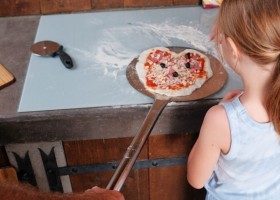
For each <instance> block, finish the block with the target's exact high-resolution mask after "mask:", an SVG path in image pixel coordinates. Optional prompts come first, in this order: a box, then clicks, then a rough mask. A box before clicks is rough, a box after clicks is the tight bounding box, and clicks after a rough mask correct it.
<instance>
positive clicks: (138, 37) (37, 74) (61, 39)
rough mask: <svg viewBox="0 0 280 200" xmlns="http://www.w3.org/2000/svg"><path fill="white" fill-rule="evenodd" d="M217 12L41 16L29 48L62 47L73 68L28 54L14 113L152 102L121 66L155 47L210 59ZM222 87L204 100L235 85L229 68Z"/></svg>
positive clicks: (181, 9)
mask: <svg viewBox="0 0 280 200" xmlns="http://www.w3.org/2000/svg"><path fill="white" fill-rule="evenodd" d="M216 12H217V10H216V9H211V10H204V9H202V8H201V7H176V8H175V7H174V8H159V9H143V10H119V11H106V12H105V11H104V12H95V13H79V14H61V15H48V16H41V19H40V23H39V27H38V31H37V35H36V38H35V41H34V42H37V41H41V40H53V41H56V42H58V43H60V44H61V45H63V47H64V50H65V52H67V53H68V54H69V55H70V56H71V57H72V59H73V61H74V65H75V67H74V68H73V69H70V70H69V69H66V68H65V67H64V66H63V65H62V63H61V61H60V59H59V58H58V57H55V58H52V57H41V56H36V55H34V54H32V56H31V58H30V62H29V66H28V71H27V75H26V79H25V83H24V88H23V92H22V96H21V100H20V105H19V108H18V111H19V112H29V111H44V110H58V109H74V108H89V107H104V106H116V107H118V106H126V105H143V104H149V103H152V102H153V99H152V98H150V97H147V96H145V95H144V94H141V93H140V92H138V91H137V90H135V89H134V88H132V86H130V84H129V83H128V81H127V79H126V75H125V71H126V67H127V65H128V64H129V63H130V62H131V61H132V60H133V58H135V57H137V56H138V55H139V54H140V53H141V52H142V51H143V50H145V49H148V48H151V47H156V46H182V47H193V48H196V49H200V50H202V51H206V52H208V53H210V54H212V55H215V56H216V53H215V47H214V44H213V42H210V41H209V32H210V30H211V26H212V23H213V20H214V18H215V15H216ZM226 70H227V71H228V73H229V78H228V81H227V83H226V85H225V87H224V88H223V89H222V90H221V91H219V92H218V93H216V94H214V95H212V96H210V97H208V98H221V97H222V96H223V95H224V94H225V92H226V91H228V90H230V89H233V88H240V87H241V82H240V80H239V78H238V77H237V75H235V74H234V73H233V72H232V71H231V69H230V68H229V67H226Z"/></svg>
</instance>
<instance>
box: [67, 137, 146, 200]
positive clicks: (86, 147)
mask: <svg viewBox="0 0 280 200" xmlns="http://www.w3.org/2000/svg"><path fill="white" fill-rule="evenodd" d="M131 141H132V138H117V139H104V140H86V141H71V142H64V151H65V156H66V160H67V164H68V165H69V166H71V165H85V164H97V163H106V162H112V161H120V160H121V158H122V157H123V155H124V153H125V151H126V149H127V147H128V146H129V144H130V143H131ZM147 154H148V153H147V145H146V146H144V148H143V150H142V152H141V154H140V155H139V159H147V157H148V155H147ZM112 175H113V171H104V172H98V173H87V174H77V175H71V176H70V180H71V184H72V189H73V191H74V192H80V191H84V190H86V189H88V188H91V187H93V186H96V185H97V186H99V187H103V188H104V187H106V186H107V184H108V183H109V180H110V178H111V177H112ZM148 177H149V176H148V169H140V170H132V171H131V173H130V175H129V176H128V178H127V179H126V182H125V184H124V186H123V188H122V193H123V194H124V195H125V197H126V200H147V199H149V179H148Z"/></svg>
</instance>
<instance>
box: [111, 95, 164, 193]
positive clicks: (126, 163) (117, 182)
mask: <svg viewBox="0 0 280 200" xmlns="http://www.w3.org/2000/svg"><path fill="white" fill-rule="evenodd" d="M168 102H169V100H166V99H165V100H159V99H155V102H154V104H153V106H152V107H151V109H150V111H149V113H148V115H147V117H146V118H145V121H144V122H143V124H142V127H141V129H140V130H139V132H138V134H137V135H135V137H134V138H133V140H132V142H131V144H130V145H129V147H128V148H127V150H126V153H125V154H124V156H123V158H122V160H121V162H120V164H119V165H118V168H117V169H116V171H115V173H114V175H113V176H112V178H111V180H110V182H109V184H108V185H107V187H106V189H109V190H116V191H120V190H121V188H122V186H123V184H124V182H125V180H126V178H127V177H128V175H129V173H130V171H131V169H132V167H133V165H134V163H135V161H136V159H137V157H138V156H139V154H140V152H141V150H142V148H143V146H144V144H145V142H146V140H147V139H148V137H149V135H150V133H151V132H152V129H153V127H154V125H155V123H156V121H157V119H158V117H159V116H160V113H161V112H162V111H163V109H164V107H165V106H166V105H167V103H168Z"/></svg>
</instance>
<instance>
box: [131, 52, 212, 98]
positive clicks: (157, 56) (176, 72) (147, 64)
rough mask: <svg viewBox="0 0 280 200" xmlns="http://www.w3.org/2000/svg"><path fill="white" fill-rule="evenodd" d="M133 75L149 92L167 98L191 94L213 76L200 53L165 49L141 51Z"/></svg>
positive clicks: (208, 61) (206, 61)
mask: <svg viewBox="0 0 280 200" xmlns="http://www.w3.org/2000/svg"><path fill="white" fill-rule="evenodd" d="M136 72H137V75H138V77H139V79H140V81H141V82H142V83H143V85H144V86H145V88H146V89H147V90H148V91H150V92H152V93H157V94H160V95H166V96H170V97H176V96H185V95H190V94H191V93H192V92H193V91H194V90H196V89H197V88H200V87H201V86H202V85H203V84H204V83H205V82H206V81H207V80H208V79H209V78H210V77H211V76H212V75H213V72H212V69H211V66H210V60H209V59H208V57H207V56H206V55H204V54H202V53H201V52H199V51H196V50H193V49H185V50H184V51H182V52H180V53H178V54H177V53H175V52H173V51H171V50H170V49H168V48H165V47H156V48H152V49H148V50H146V51H144V52H142V53H141V54H140V56H139V58H138V62H137V63H136Z"/></svg>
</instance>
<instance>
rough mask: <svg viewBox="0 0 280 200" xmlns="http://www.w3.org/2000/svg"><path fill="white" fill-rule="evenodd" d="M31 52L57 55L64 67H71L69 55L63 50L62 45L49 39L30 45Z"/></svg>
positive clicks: (41, 54) (42, 54)
mask: <svg viewBox="0 0 280 200" xmlns="http://www.w3.org/2000/svg"><path fill="white" fill-rule="evenodd" d="M31 52H32V53H34V54H36V55H40V56H52V57H55V56H59V58H60V60H61V62H62V63H63V65H64V66H65V67H66V68H68V69H71V68H72V67H73V61H72V59H71V57H70V56H69V55H68V54H67V53H66V52H65V51H64V50H63V46H62V45H59V44H58V43H56V42H53V41H49V40H45V41H40V42H37V43H35V44H33V45H32V46H31Z"/></svg>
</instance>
